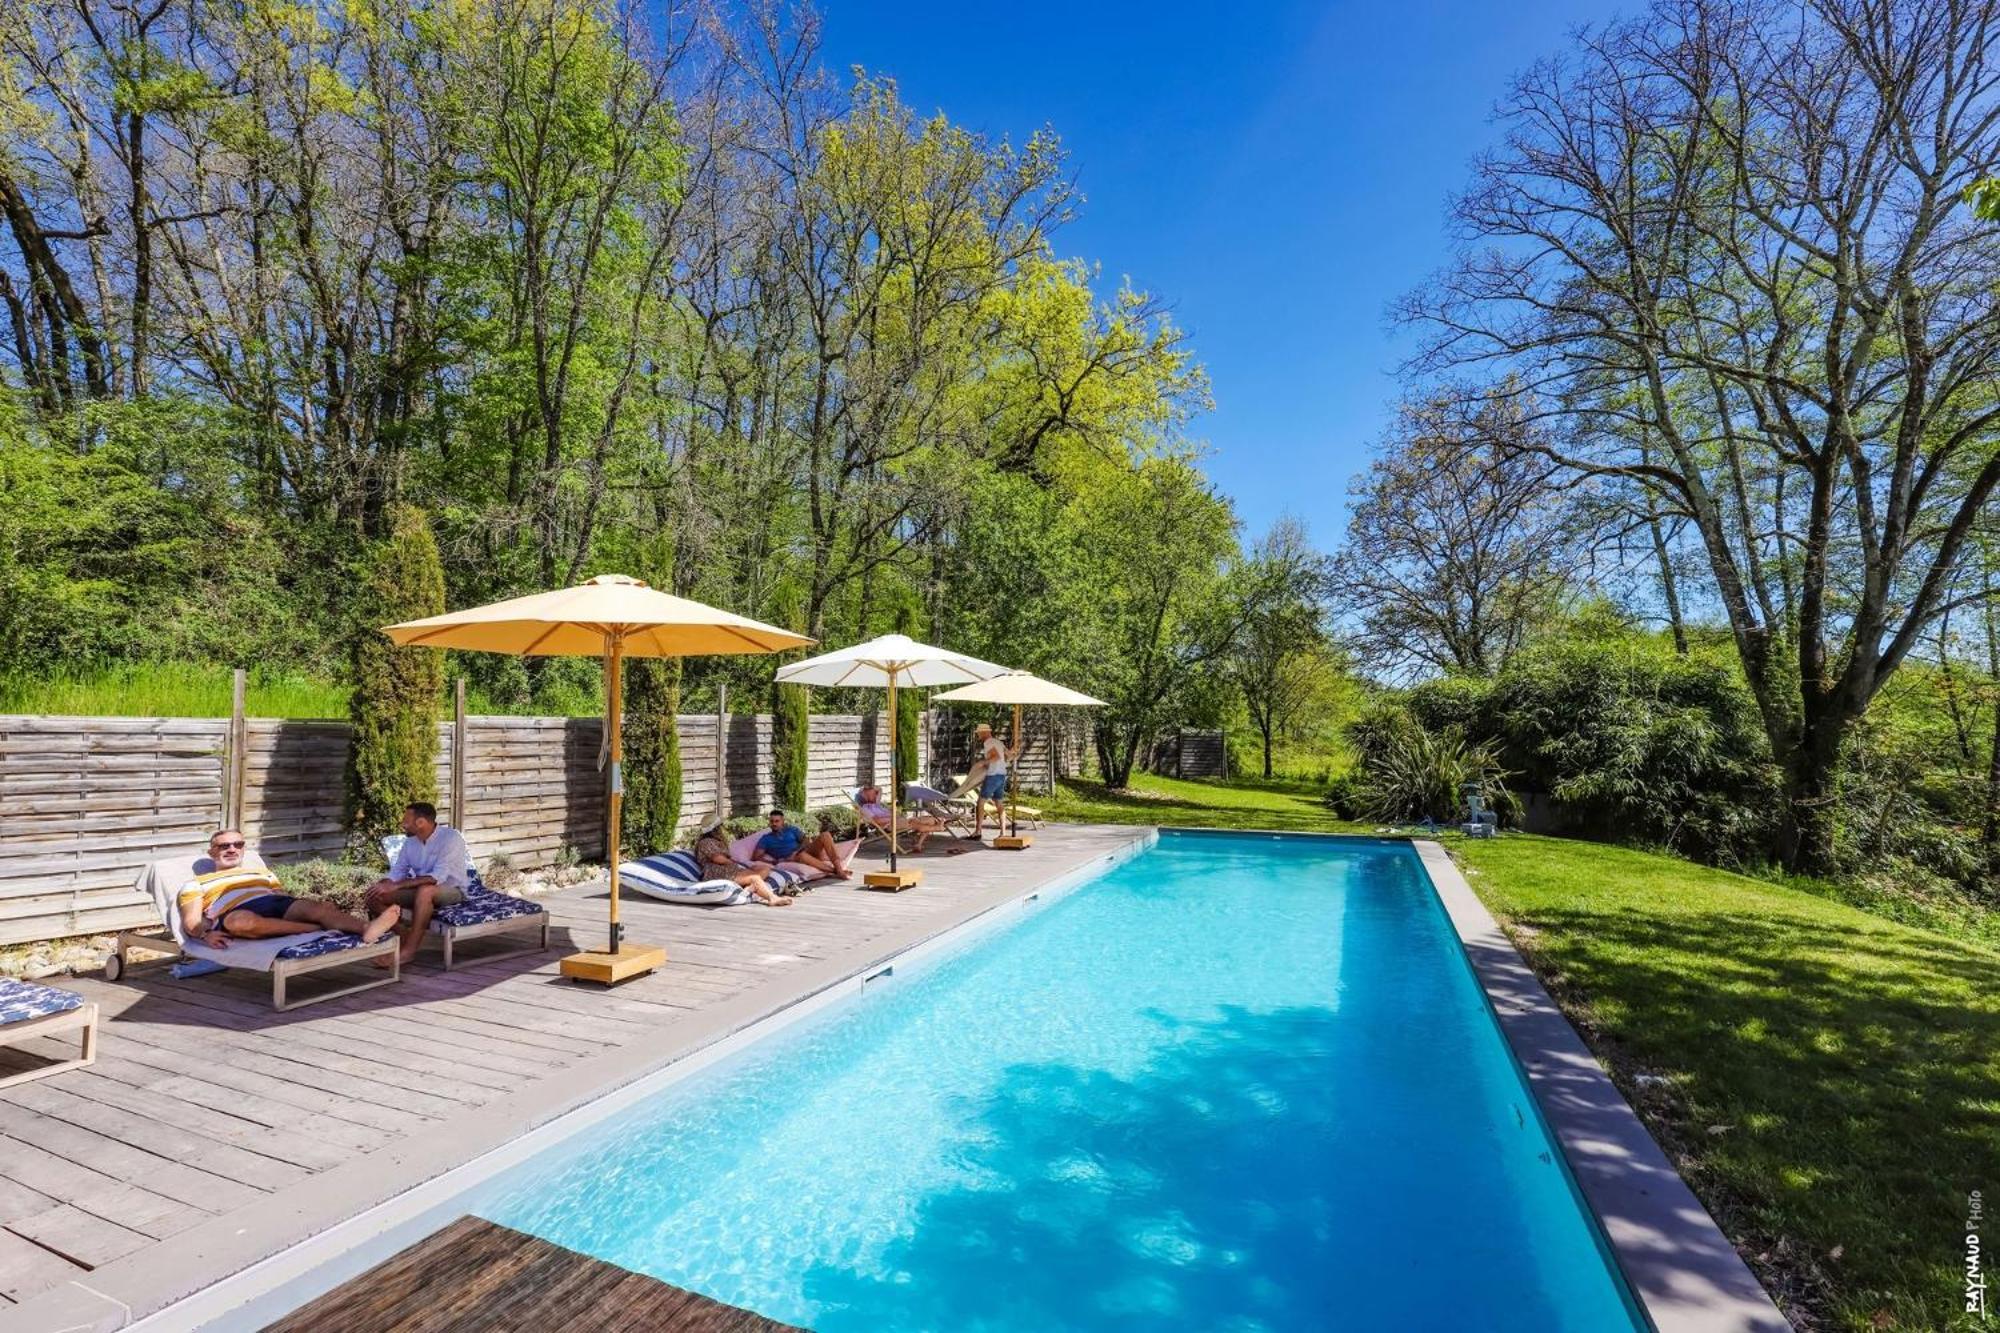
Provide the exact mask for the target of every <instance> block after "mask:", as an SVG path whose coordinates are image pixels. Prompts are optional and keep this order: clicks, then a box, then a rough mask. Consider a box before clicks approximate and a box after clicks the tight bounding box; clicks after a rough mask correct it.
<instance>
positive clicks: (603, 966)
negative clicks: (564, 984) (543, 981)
mask: <svg viewBox="0 0 2000 1333" xmlns="http://www.w3.org/2000/svg"><path fill="white" fill-rule="evenodd" d="M666 964H667V951H666V950H665V949H661V948H656V947H655V946H653V945H650V944H626V945H621V946H620V947H619V950H618V952H617V953H573V954H571V955H570V956H569V957H567V958H565V959H563V960H562V974H563V975H564V976H566V977H568V978H569V979H570V980H572V981H595V982H598V983H600V984H602V985H605V986H615V985H617V984H618V983H619V982H621V981H630V980H631V979H632V978H633V977H643V976H645V975H646V973H648V972H651V971H652V970H654V969H655V968H659V967H665V966H666Z"/></svg>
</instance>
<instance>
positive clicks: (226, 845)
mask: <svg viewBox="0 0 2000 1333" xmlns="http://www.w3.org/2000/svg"><path fill="white" fill-rule="evenodd" d="M208 847H209V850H210V851H215V852H240V851H242V850H243V840H242V839H240V838H239V839H237V840H236V841H235V842H211V843H210V844H208Z"/></svg>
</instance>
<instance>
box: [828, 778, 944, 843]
mask: <svg viewBox="0 0 2000 1333" xmlns="http://www.w3.org/2000/svg"><path fill="white" fill-rule="evenodd" d="M842 795H844V796H846V797H847V803H848V804H849V805H851V806H853V807H854V818H855V819H856V820H857V821H858V822H859V823H860V826H861V837H860V838H858V839H856V841H855V844H854V845H855V846H856V847H859V846H861V845H862V844H863V843H866V842H869V841H872V840H873V839H876V838H880V839H882V841H884V842H887V841H889V826H888V825H887V824H884V823H879V822H877V821H876V820H874V819H872V818H870V817H869V814H868V812H867V811H866V810H864V809H863V808H862V806H861V788H859V787H847V788H843V789H842ZM896 833H897V835H898V836H899V837H903V838H909V837H914V836H915V832H914V830H912V829H911V828H910V827H909V826H908V825H907V824H902V823H901V822H900V821H899V822H898V825H897V828H896ZM933 836H935V835H933ZM896 850H897V851H898V852H899V853H902V854H904V855H909V854H910V853H909V852H907V851H905V849H904V848H903V846H902V844H901V843H898V844H897V845H896Z"/></svg>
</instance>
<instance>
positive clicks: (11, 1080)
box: [0, 977, 97, 1088]
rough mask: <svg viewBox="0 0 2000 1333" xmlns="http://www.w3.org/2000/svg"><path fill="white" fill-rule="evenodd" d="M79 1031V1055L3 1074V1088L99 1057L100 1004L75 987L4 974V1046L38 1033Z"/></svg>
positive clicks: (0, 1035)
mask: <svg viewBox="0 0 2000 1333" xmlns="http://www.w3.org/2000/svg"><path fill="white" fill-rule="evenodd" d="M60 1032H75V1033H77V1034H78V1036H77V1042H78V1044H79V1046H80V1047H81V1049H80V1050H79V1051H78V1053H77V1055H76V1058H74V1059H71V1060H55V1061H51V1062H50V1063H48V1064H45V1065H39V1066H37V1067H36V1068H33V1069H24V1070H21V1071H20V1072H18V1073H13V1074H5V1075H0V1088H11V1087H13V1086H14V1085H16V1084H18V1083H26V1082H28V1081H29V1080H30V1079H37V1078H47V1077H48V1076H49V1075H51V1074H60V1073H62V1072H63V1071H64V1070H66V1069H81V1068H83V1067H84V1066H85V1065H87V1064H89V1063H91V1062H92V1061H94V1060H95V1059H97V1006H96V1005H94V1004H86V1003H84V999H83V997H82V996H81V995H78V994H77V993H76V992H75V991H67V990H60V989H58V988H57V987H54V986H42V985H37V984H36V983H35V982H32V981H16V980H14V979H13V978H11V977H0V1046H13V1045H17V1044H18V1043H20V1042H24V1041H31V1040H33V1039H34V1038H36V1037H53V1036H55V1035H56V1034H57V1033H60Z"/></svg>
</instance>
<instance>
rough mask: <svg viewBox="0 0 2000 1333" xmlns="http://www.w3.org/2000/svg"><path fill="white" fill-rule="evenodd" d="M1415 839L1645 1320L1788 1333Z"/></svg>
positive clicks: (1502, 947) (1469, 902)
mask: <svg viewBox="0 0 2000 1333" xmlns="http://www.w3.org/2000/svg"><path fill="white" fill-rule="evenodd" d="M1410 845H1411V846H1412V847H1413V848H1415V850H1416V853H1417V856H1418V858H1419V859H1420V860H1421V861H1422V863H1423V867H1424V870H1425V872H1426V873H1427V874H1428V875H1429V877H1430V881H1431V885H1432V887H1433V888H1434V889H1435V890H1436V892H1437V895H1438V898H1439V900H1440V901H1441V902H1442V903H1443V904H1444V909H1445V915H1446V916H1447V917H1449V918H1450V920H1451V924H1452V929H1453V930H1454V931H1455V932H1456V934H1457V936H1458V941H1459V945H1460V947H1461V948H1463V949H1464V951H1465V956H1466V959H1467V961H1468V962H1470V963H1471V965H1472V970H1473V974H1474V975H1475V976H1476V977H1477V978H1478V980H1479V984H1480V987H1481V989H1482V990H1484V991H1485V993H1486V1000H1487V1003H1488V1005H1489V1006H1490V1007H1491V1008H1492V1010H1493V1014H1494V1017H1495V1018H1496V1019H1497V1020H1498V1022H1499V1024H1500V1030H1501V1032H1502V1034H1503V1035H1504V1036H1505V1037H1506V1039H1507V1044H1508V1046H1509V1047H1510V1048H1511V1049H1512V1051H1513V1054H1514V1059H1515V1061H1516V1063H1518V1064H1519V1065H1520V1067H1521V1069H1522V1072H1523V1073H1524V1074H1526V1076H1527V1079H1528V1084H1529V1087H1530V1089H1531V1090H1532V1091H1533V1093H1534V1096H1535V1100H1536V1102H1537V1103H1538V1104H1539V1105H1540V1107H1541V1112H1542V1117H1543V1119H1544V1120H1545V1121H1546V1122H1547V1123H1548V1126H1549V1129H1550V1131H1551V1132H1552V1133H1553V1134H1554V1135H1555V1138H1556V1142H1557V1144H1558V1146H1559V1147H1560V1148H1561V1149H1562V1153H1563V1157H1564V1159H1565V1160H1566V1161H1567V1162H1568V1164H1569V1168H1570V1174H1571V1175H1572V1177H1573V1178H1574V1179H1575V1180H1576V1183H1577V1187H1578V1188H1579V1189H1580V1190H1581V1191H1582V1193H1583V1196H1584V1200H1585V1202H1586V1203H1587V1204H1588V1205H1589V1206H1590V1209H1591V1211H1592V1212H1593V1213H1595V1214H1596V1216H1597V1220H1598V1223H1599V1225H1600V1226H1601V1227H1602V1229H1603V1232H1604V1236H1605V1239H1606V1240H1607V1241H1608V1242H1609V1244H1610V1246H1611V1250H1612V1254H1613V1257H1614V1258H1615V1259H1616V1261H1617V1263H1618V1267H1619V1269H1620V1271H1621V1272H1623V1273H1624V1275H1625V1280H1626V1284H1627V1286H1628V1287H1629V1288H1630V1289H1631V1292H1632V1295H1633V1297H1634V1299H1635V1300H1636V1301H1637V1302H1638V1304H1639V1306H1640V1308H1641V1310H1642V1312H1643V1313H1644V1315H1645V1317H1646V1318H1647V1320H1648V1321H1650V1322H1651V1324H1652V1325H1653V1327H1654V1328H1655V1329H1657V1330H1659V1333H1790V1330H1791V1327H1792V1326H1791V1323H1790V1321H1789V1320H1787V1319H1786V1318H1785V1317H1784V1315H1783V1314H1782V1313H1780V1312H1779V1310H1778V1307H1777V1305H1776V1304H1775V1303H1774V1302H1773V1301H1772V1300H1771V1297H1770V1295H1769V1293H1767V1292H1766V1291H1765V1290H1764V1288H1763V1285H1762V1284H1761V1283H1759V1282H1758V1281H1757V1278H1756V1275H1755V1274H1753V1273H1752V1272H1751V1271H1750V1267H1749V1265H1748V1264H1746V1263H1744V1262H1743V1256H1742V1255H1740V1254H1738V1253H1737V1251H1736V1247H1735V1246H1733V1245H1731V1244H1730V1243H1729V1239H1728V1238H1727V1237H1726V1236H1724V1235H1723V1234H1722V1229H1721V1228H1720V1227H1718V1226H1717V1225H1716V1223H1715V1219H1714V1218H1713V1217H1711V1216H1710V1215H1709V1212H1708V1210H1707V1209H1706V1208H1704V1207H1703V1206H1702V1204H1701V1201H1700V1200H1699V1199H1697V1198H1696V1197H1695V1195H1694V1191H1693V1190H1691V1189H1689V1188H1688V1185H1687V1182H1686V1181H1685V1180H1683V1179H1681V1176H1680V1173H1679V1172H1678V1171H1676V1170H1675V1169H1674V1166H1673V1164H1672V1162H1670V1161H1669V1160H1668V1158H1667V1155H1666V1153H1665V1152H1664V1151H1662V1150H1661V1148H1660V1145H1659V1144H1658V1143H1657V1142H1656V1141H1655V1140H1654V1138H1653V1136H1652V1134H1651V1133H1650V1132H1648V1131H1647V1129H1646V1126H1645V1124H1644V1122H1642V1121H1641V1120H1640V1119H1639V1115H1638V1113H1637V1112H1636V1111H1634V1110H1633V1109H1632V1106H1631V1104H1630V1103H1629V1102H1627V1101H1626V1100H1625V1097H1624V1094H1623V1093H1621V1092H1619V1091H1618V1087H1617V1085H1616V1084H1615V1083H1613V1082H1612V1081H1611V1077H1610V1075H1609V1074H1607V1073H1606V1072H1605V1071H1604V1069H1603V1067H1602V1066H1601V1065H1599V1064H1598V1062H1597V1059H1596V1057H1595V1056H1593V1055H1592V1054H1591V1053H1590V1048H1589V1047H1588V1046H1586V1045H1585V1044H1584V1041H1583V1038H1582V1037H1581V1036H1580V1035H1579V1034H1578V1033H1577V1030H1576V1029H1575V1027H1573V1026H1572V1025H1571V1024H1570V1021H1569V1020H1568V1019H1567V1018H1566V1017H1564V1016H1563V1013H1562V1010H1561V1009H1559V1008H1558V1007H1557V1006H1556V1003H1555V1000H1554V999H1553V998H1552V997H1551V996H1550V995H1549V993H1548V990H1547V988H1545V987H1544V986H1543V985H1542V983H1541V980H1540V979H1539V978H1538V977H1536V975H1535V973H1534V971H1533V969H1531V968H1530V967H1529V966H1528V964H1527V962H1526V961H1525V960H1524V959H1523V958H1522V957H1521V954H1520V951H1519V950H1518V949H1516V948H1515V947H1514V944H1513V941H1512V940H1510V939H1508V937H1507V935H1506V933H1505V932H1504V931H1502V930H1501V928H1500V924H1499V922H1498V921H1497V920H1495V918H1494V916H1493V914H1492V913H1491V912H1490V911H1488V910H1487V908H1486V905H1485V904H1484V903H1482V902H1481V901H1480V900H1479V898H1478V896H1477V895H1476V894H1474V893H1473V891H1472V886H1471V885H1470V884H1468V883H1467V882H1466V879H1465V876H1464V874H1463V873H1462V872H1461V871H1460V870H1459V868H1458V865H1457V863H1455V862H1454V861H1453V860H1452V859H1451V856H1450V854H1449V853H1447V852H1446V851H1445V849H1444V847H1443V846H1442V845H1441V844H1439V843H1437V842H1434V841H1432V840H1430V839H1425V838H1413V839H1411V840H1410Z"/></svg>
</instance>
